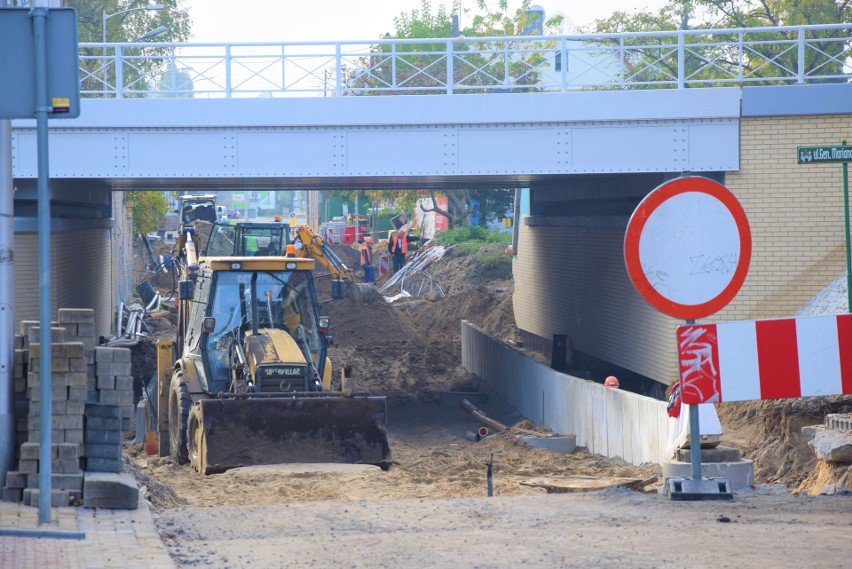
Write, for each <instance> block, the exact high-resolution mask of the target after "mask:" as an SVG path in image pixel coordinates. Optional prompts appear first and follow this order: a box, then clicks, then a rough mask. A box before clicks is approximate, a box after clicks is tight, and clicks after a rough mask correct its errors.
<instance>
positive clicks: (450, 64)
mask: <svg viewBox="0 0 852 569" xmlns="http://www.w3.org/2000/svg"><path fill="white" fill-rule="evenodd" d="M453 63H454V62H453V40H447V95H452V94H453V86H454V84H455V80H454V79H453V75H454V71H453Z"/></svg>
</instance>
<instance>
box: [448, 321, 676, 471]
mask: <svg viewBox="0 0 852 569" xmlns="http://www.w3.org/2000/svg"><path fill="white" fill-rule="evenodd" d="M461 338H462V365H464V368H465V369H466V370H467V371H469V372H470V373H473V374H475V375H476V376H478V377H479V378H481V379H482V380H483V381H485V382H486V383H487V384H488V386H489V387H490V388H491V389H493V390H494V391H495V392H496V393H497V394H498V395H499V396H500V397H501V398H502V399H504V400H505V401H506V402H508V403H509V404H511V405H512V406H514V407H515V408H516V409H517V410H518V411H519V412H520V413H522V414H523V415H524V416H525V417H527V418H528V419H529V420H531V421H532V422H534V423H536V424H538V425H542V426H545V427H548V428H550V429H551V430H552V431H554V432H556V433H562V434H573V435H575V436H576V437H577V445H578V446H583V447H586V448H587V449H588V450H589V452H593V453H595V454H600V455H604V456H608V457H612V458H621V459H623V460H625V461H627V462H629V463H631V464H635V465H641V464H645V463H648V462H651V463H660V462H663V461H664V460H667V459H668V458H669V455H670V452H669V451H668V447H669V441H670V440H672V439H673V438H674V430H675V427H676V422H675V421H674V420H671V419H670V418H669V416H668V414H667V413H666V404H665V403H664V402H662V401H658V400H656V399H652V398H650V397H643V396H641V395H636V394H635V393H630V392H628V391H622V390H620V389H608V388H606V387H603V386H602V385H600V384H598V383H595V382H593V381H587V380H583V379H579V378H576V377H572V376H570V375H566V374H563V373H559V372H557V371H554V370H552V369H551V368H549V367H547V366H545V365H543V364H540V363H538V362H536V361H535V360H533V359H531V358H528V357H526V356H525V355H523V354H521V353H520V352H517V351H515V350H513V349H512V348H509V347H508V346H505V345H503V344H502V343H500V342H499V341H497V340H495V339H494V338H491V337H490V336H488V335H487V334H486V333H485V332H483V331H482V330H480V329H479V328H477V327H476V326H474V325H472V324H470V323H469V322H462V329H461Z"/></svg>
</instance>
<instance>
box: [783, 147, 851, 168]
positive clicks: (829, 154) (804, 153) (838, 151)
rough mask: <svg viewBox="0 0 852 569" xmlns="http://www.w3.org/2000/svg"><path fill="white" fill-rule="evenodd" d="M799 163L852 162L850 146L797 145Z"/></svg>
mask: <svg viewBox="0 0 852 569" xmlns="http://www.w3.org/2000/svg"><path fill="white" fill-rule="evenodd" d="M796 154H797V155H798V158H799V164H822V163H824V162H852V146H846V145H843V146H799V147H798V148H797V149H796Z"/></svg>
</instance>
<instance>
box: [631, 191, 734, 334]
mask: <svg viewBox="0 0 852 569" xmlns="http://www.w3.org/2000/svg"><path fill="white" fill-rule="evenodd" d="M624 261H625V264H626V265H627V273H628V275H629V276H630V280H631V281H633V285H634V286H635V287H636V290H637V291H639V294H641V295H642V296H643V297H644V298H645V300H647V301H648V302H649V303H650V304H651V306H653V307H654V308H656V309H657V310H659V311H661V312H664V313H665V314H668V315H670V316H674V317H675V318H683V319H686V320H692V319H696V318H703V317H705V316H709V315H710V314H713V313H715V312H718V311H719V310H721V309H722V308H723V307H724V306H725V305H726V304H728V303H729V302H730V301H731V300H732V299H733V298H734V296H736V294H737V292H738V291H739V290H740V287H741V286H742V284H743V281H744V280H745V277H746V274H747V273H748V266H749V262H750V261H751V231H750V229H749V225H748V220H747V219H746V215H745V211H744V210H743V208H742V206H741V205H740V204H739V202H738V201H737V199H736V198H735V197H734V195H733V194H732V193H731V192H730V191H728V189H727V188H726V187H725V186H723V185H722V184H720V183H718V182H715V181H713V180H710V179H708V178H702V177H698V176H690V177H685V178H678V179H676V180H672V181H670V182H666V183H664V184H662V185H660V186H659V187H657V188H656V189H655V190H653V191H652V192H651V193H650V194H648V195H647V196H646V197H645V199H643V200H642V202H641V203H640V204H639V206H638V207H637V208H636V211H634V212H633V215H632V216H631V218H630V221H629V222H628V224H627V232H626V234H625V237H624Z"/></svg>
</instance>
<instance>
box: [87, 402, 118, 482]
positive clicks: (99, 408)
mask: <svg viewBox="0 0 852 569" xmlns="http://www.w3.org/2000/svg"><path fill="white" fill-rule="evenodd" d="M121 421H122V420H121V406H120V405H107V404H104V403H86V432H85V435H84V436H85V440H86V443H85V445H86V446H85V450H84V453H83V454H84V457H85V469H86V472H121V432H122V428H121Z"/></svg>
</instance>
